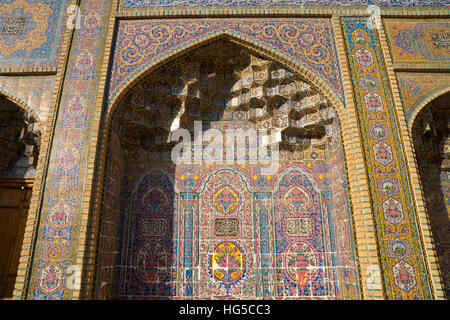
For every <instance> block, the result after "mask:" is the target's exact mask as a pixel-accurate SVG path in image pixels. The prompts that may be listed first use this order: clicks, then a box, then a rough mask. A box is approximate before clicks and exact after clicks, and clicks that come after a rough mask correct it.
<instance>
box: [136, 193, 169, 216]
mask: <svg viewBox="0 0 450 320" xmlns="http://www.w3.org/2000/svg"><path fill="white" fill-rule="evenodd" d="M141 201H142V204H143V205H144V206H145V207H147V208H151V210H152V211H153V212H156V211H157V210H158V209H160V208H164V207H166V206H168V205H169V198H168V197H167V194H166V192H164V191H163V190H161V189H160V188H159V187H151V188H150V189H149V190H148V191H147V192H146V193H145V194H144V195H143V196H142V200H141Z"/></svg>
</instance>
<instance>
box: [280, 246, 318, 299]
mask: <svg viewBox="0 0 450 320" xmlns="http://www.w3.org/2000/svg"><path fill="white" fill-rule="evenodd" d="M283 262H284V263H283V264H284V268H285V272H286V274H287V275H288V277H289V278H290V279H291V280H293V281H295V282H296V283H297V284H298V286H299V288H300V289H301V290H302V291H303V290H304V289H305V287H306V286H307V285H308V283H309V282H310V280H311V279H312V278H313V277H314V276H315V275H316V268H315V267H316V266H317V259H316V253H315V252H314V249H313V248H312V247H311V245H309V244H308V243H307V242H304V241H298V242H294V243H292V244H291V245H290V246H289V247H288V248H287V249H286V251H285V252H284V256H283Z"/></svg>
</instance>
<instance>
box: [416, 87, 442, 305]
mask: <svg viewBox="0 0 450 320" xmlns="http://www.w3.org/2000/svg"><path fill="white" fill-rule="evenodd" d="M449 101H450V93H447V94H444V95H442V96H440V97H438V98H436V99H434V100H433V101H431V102H430V103H428V104H427V105H426V106H425V107H424V108H423V109H422V110H420V112H419V113H418V114H417V116H416V118H415V119H414V122H413V125H412V139H413V143H414V149H415V154H416V160H417V164H418V169H419V175H420V180H421V184H422V191H423V195H424V200H425V205H426V212H427V215H428V219H429V220H428V221H429V223H430V227H431V233H432V237H433V241H434V247H435V250H436V255H437V261H438V265H439V269H440V271H441V276H442V280H443V286H444V292H445V295H446V297H447V298H449V297H450V281H449V274H448V272H449V270H450V260H449V257H450V220H449V219H450V216H449V212H450V210H449V209H450V202H449V199H450V102H449Z"/></svg>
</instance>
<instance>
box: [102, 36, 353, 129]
mask: <svg viewBox="0 0 450 320" xmlns="http://www.w3.org/2000/svg"><path fill="white" fill-rule="evenodd" d="M221 39H227V40H230V41H232V42H235V43H236V44H238V45H241V46H243V47H245V48H248V49H251V50H253V51H256V52H257V53H258V54H260V55H261V56H263V57H265V58H268V59H270V60H274V61H277V62H279V63H281V64H283V65H285V66H287V67H288V68H289V69H290V70H291V71H293V72H296V73H298V74H300V75H301V76H302V77H303V78H304V79H305V80H306V81H307V82H309V83H310V84H312V85H314V86H316V87H317V89H318V90H319V91H320V92H321V93H322V94H323V95H324V96H325V97H326V98H328V99H329V101H330V102H331V104H332V106H333V107H334V108H335V110H336V112H337V113H338V116H339V119H342V117H343V115H344V112H345V110H344V109H345V106H344V104H343V102H342V100H341V98H340V97H339V95H338V94H337V93H336V92H335V90H334V89H333V88H332V87H331V86H330V85H329V84H328V83H327V82H326V81H325V80H323V79H322V78H321V76H320V75H319V74H317V73H316V72H314V71H312V70H311V69H310V68H308V67H307V66H306V65H305V64H304V63H302V62H301V61H299V60H297V59H295V58H292V57H289V56H288V55H287V54H284V53H282V52H280V51H277V50H275V49H274V48H272V47H271V46H269V45H267V44H263V43H261V42H259V41H255V40H253V39H251V38H250V37H248V36H246V35H243V34H240V33H237V32H234V31H230V30H228V29H221V30H219V31H215V32H211V33H208V34H206V35H203V36H202V37H200V38H197V39H195V40H192V41H189V42H187V43H185V44H182V45H180V46H178V47H176V49H173V50H171V51H169V52H167V53H165V54H163V55H161V56H159V57H157V58H156V59H155V60H152V61H151V62H149V63H147V64H146V65H144V66H142V67H140V68H139V69H137V70H136V71H135V72H134V73H133V74H132V75H130V76H129V77H128V79H127V80H126V81H125V82H123V83H122V84H121V85H120V87H119V88H117V89H116V90H115V91H114V92H113V94H112V96H111V97H110V98H109V99H108V100H107V108H106V114H105V117H104V120H105V122H106V128H107V129H109V124H110V122H111V121H110V119H111V116H112V114H113V111H114V109H115V106H116V105H118V104H119V102H120V101H121V100H122V99H123V98H124V97H125V96H126V94H127V93H128V92H130V91H131V90H132V88H133V87H134V86H135V85H137V84H138V83H139V82H140V81H142V80H143V79H145V77H146V76H148V75H150V74H151V73H152V72H153V71H154V70H155V69H158V68H160V67H162V66H163V65H165V64H167V63H169V62H171V61H173V60H176V59H177V58H179V57H181V56H182V55H185V54H187V53H189V52H191V51H194V50H196V49H198V48H200V47H202V46H204V45H207V44H209V43H211V42H214V41H217V40H221Z"/></svg>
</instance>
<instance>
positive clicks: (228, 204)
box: [212, 186, 241, 214]
mask: <svg viewBox="0 0 450 320" xmlns="http://www.w3.org/2000/svg"><path fill="white" fill-rule="evenodd" d="M240 201H241V200H240V199H239V196H238V194H237V193H236V191H234V190H233V189H232V188H230V187H229V186H223V187H222V188H220V189H219V190H217V191H216V192H215V193H214V194H213V195H212V204H213V206H214V208H216V209H217V210H218V211H219V212H220V213H223V214H230V213H232V212H233V211H234V210H236V208H237V207H238V206H239V204H240Z"/></svg>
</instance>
